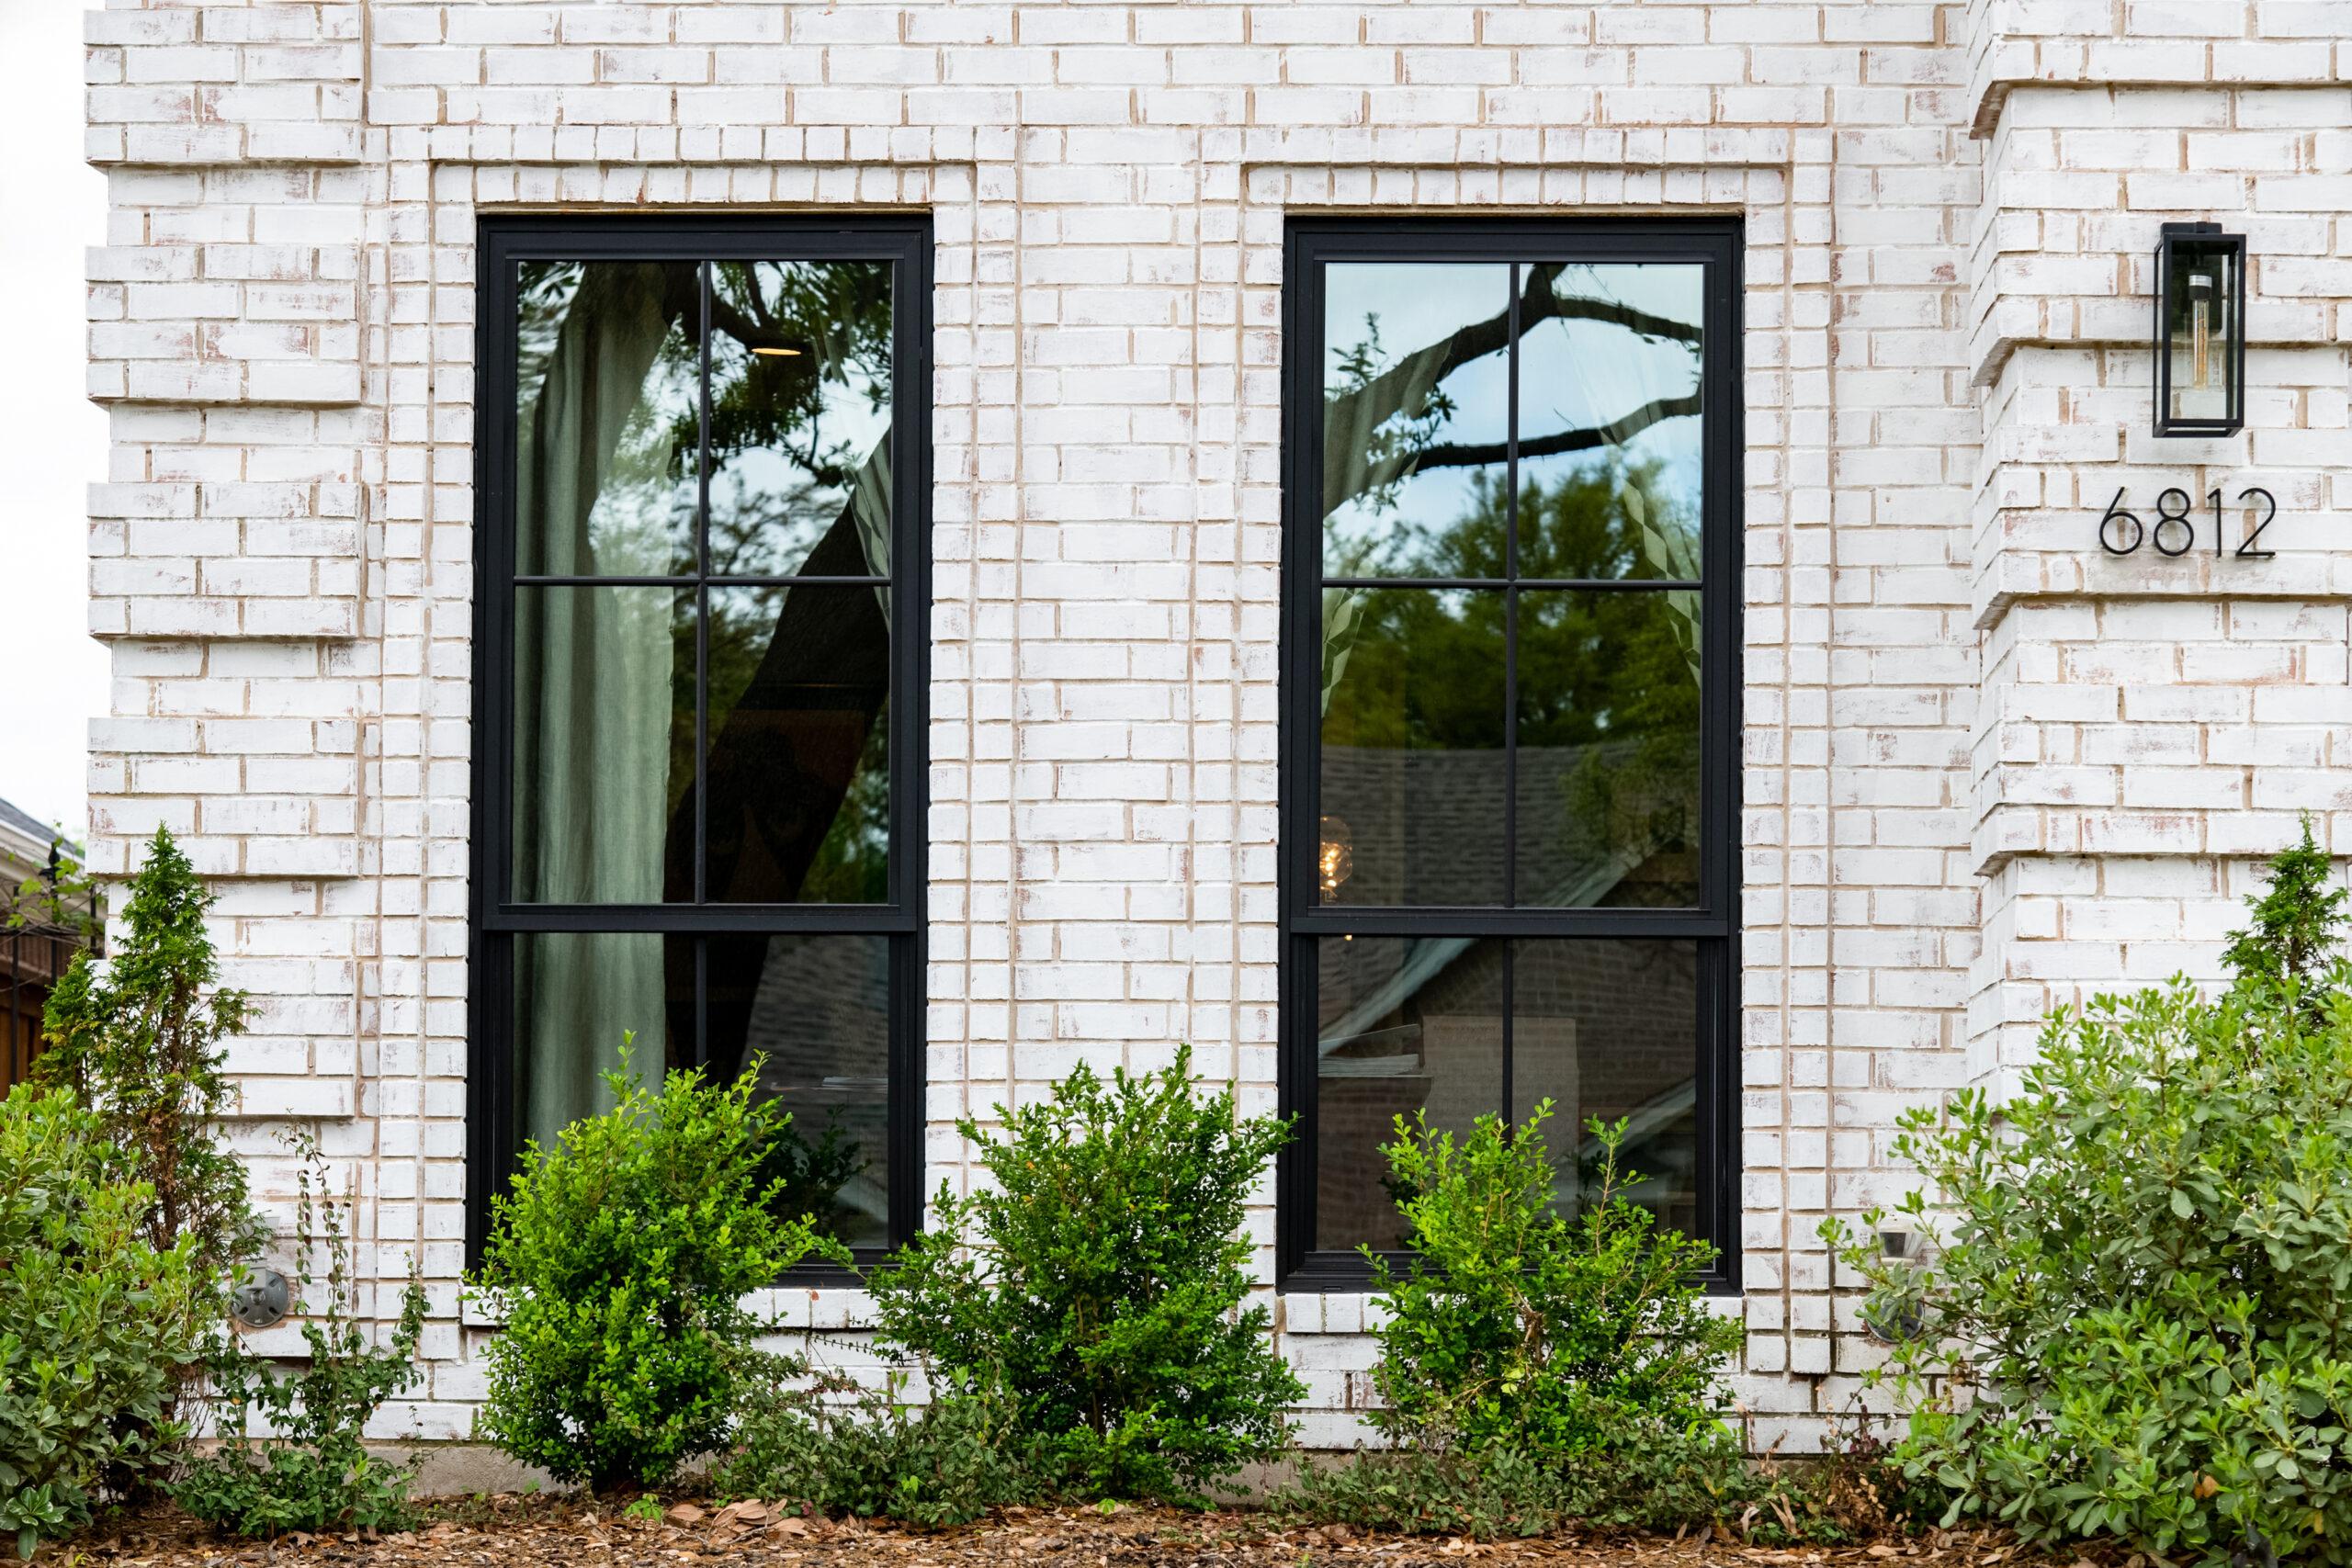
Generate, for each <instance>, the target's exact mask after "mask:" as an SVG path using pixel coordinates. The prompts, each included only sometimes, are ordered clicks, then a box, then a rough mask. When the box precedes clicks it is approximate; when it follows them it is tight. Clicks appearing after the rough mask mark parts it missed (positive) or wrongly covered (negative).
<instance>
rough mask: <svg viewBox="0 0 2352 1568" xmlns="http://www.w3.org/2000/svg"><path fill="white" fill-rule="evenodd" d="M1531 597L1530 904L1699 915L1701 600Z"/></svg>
mask: <svg viewBox="0 0 2352 1568" xmlns="http://www.w3.org/2000/svg"><path fill="white" fill-rule="evenodd" d="M1519 598H1520V609H1519V713H1518V731H1519V733H1518V745H1519V754H1518V764H1517V765H1518V772H1519V817H1518V821H1519V844H1518V851H1517V856H1518V865H1519V885H1518V897H1517V901H1518V902H1519V903H1521V904H1523V905H1546V906H1555V907H1569V908H1591V907H1596V906H1597V907H1604V908H1623V907H1632V906H1644V907H1669V908H1690V907H1692V906H1694V905H1695V904H1697V902H1698V898H1699V657H1700V642H1699V592H1698V591H1697V590H1696V589H1657V590H1654V591H1648V592H1642V591H1634V590H1601V591H1599V592H1576V591H1569V590H1535V589H1529V590H1524V591H1522V592H1521V594H1520V596H1519Z"/></svg>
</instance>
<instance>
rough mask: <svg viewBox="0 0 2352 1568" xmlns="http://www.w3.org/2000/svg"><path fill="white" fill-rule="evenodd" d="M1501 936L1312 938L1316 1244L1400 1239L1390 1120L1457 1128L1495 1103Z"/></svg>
mask: <svg viewBox="0 0 2352 1568" xmlns="http://www.w3.org/2000/svg"><path fill="white" fill-rule="evenodd" d="M1502 958H1503V943H1501V942H1482V941H1473V940H1471V939H1468V938H1464V937H1446V938H1436V937H1418V938H1410V939H1406V938H1392V937H1369V936H1359V937H1325V938H1322V939H1321V940H1319V941H1317V942H1316V944H1315V968H1316V986H1317V989H1316V1032H1315V1053H1316V1058H1317V1067H1316V1112H1315V1114H1316V1139H1315V1156H1316V1175H1315V1246H1316V1247H1317V1248H1318V1249H1322V1250H1330V1251H1343V1252H1344V1251H1353V1250H1354V1249H1355V1248H1356V1247H1359V1246H1370V1247H1382V1248H1385V1247H1397V1246H1400V1245H1401V1244H1402V1243H1403V1241H1404V1234H1403V1231H1402V1228H1401V1224H1400V1221H1399V1219H1398V1216H1397V1200H1396V1194H1395V1193H1394V1192H1393V1191H1392V1190H1390V1188H1389V1186H1388V1184H1387V1175H1388V1162H1387V1159H1386V1158H1385V1156H1383V1155H1382V1154H1381V1152H1380V1145H1383V1144H1385V1143H1390V1142H1393V1141H1394V1139H1395V1136H1396V1119H1397V1117H1398V1116H1403V1117H1404V1118H1406V1119H1407V1120H1408V1121H1410V1120H1411V1119H1412V1117H1413V1115H1414V1113H1415V1112H1416V1111H1419V1112H1422V1113H1424V1114H1425V1115H1426V1116H1427V1117H1428V1119H1429V1124H1430V1126H1431V1127H1433V1128H1441V1129H1443V1130H1445V1131H1448V1132H1452V1133H1453V1134H1457V1135H1458V1134H1463V1133H1466V1132H1468V1131H1469V1130H1470V1127H1471V1125H1472V1123H1474V1122H1476V1121H1477V1119H1478V1118H1479V1117H1480V1116H1482V1115H1484V1114H1487V1112H1490V1111H1498V1110H1500V1109H1501V1107H1502V1103H1503V964H1502Z"/></svg>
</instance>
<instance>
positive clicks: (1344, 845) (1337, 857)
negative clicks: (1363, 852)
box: [1315, 817, 1356, 904]
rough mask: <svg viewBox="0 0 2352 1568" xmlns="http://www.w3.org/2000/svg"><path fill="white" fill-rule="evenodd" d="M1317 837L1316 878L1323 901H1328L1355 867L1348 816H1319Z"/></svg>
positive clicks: (1354, 854) (1353, 846)
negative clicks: (1319, 828)
mask: <svg viewBox="0 0 2352 1568" xmlns="http://www.w3.org/2000/svg"><path fill="white" fill-rule="evenodd" d="M1318 837H1319V841H1318V842H1317V845H1316V847H1315V880H1316V882H1317V884H1318V885H1319V886H1321V888H1322V890H1323V902H1325V903H1326V904H1328V903H1329V902H1330V901H1331V897H1332V895H1333V894H1335V893H1337V892H1339V890H1340V884H1341V883H1343V882H1345V881H1347V879H1348V876H1349V874H1351V873H1352V872H1353V871H1354V870H1355V868H1356V852H1355V845H1354V840H1353V839H1352V837H1351V835H1350V834H1349V832H1348V823H1347V818H1343V817H1326V818H1323V819H1322V823H1321V831H1320V833H1319V835H1318Z"/></svg>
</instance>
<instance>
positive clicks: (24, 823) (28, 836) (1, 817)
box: [0, 799, 82, 865]
mask: <svg viewBox="0 0 2352 1568" xmlns="http://www.w3.org/2000/svg"><path fill="white" fill-rule="evenodd" d="M9 840H20V841H21V842H22V844H23V846H24V848H25V849H26V850H28V852H30V854H31V855H32V858H33V861H34V863H35V864H36V865H38V864H40V863H42V862H45V861H47V860H48V858H49V847H50V845H51V844H55V843H62V844H63V845H64V847H65V850H66V852H68V853H70V854H72V855H74V857H75V858H76V859H79V858H80V856H81V852H82V846H81V845H79V844H77V843H75V842H74V840H71V839H69V838H66V837H65V835H63V834H62V833H60V832H59V831H58V830H57V829H54V828H52V827H51V826H50V825H49V824H48V823H46V822H44V821H42V820H41V819H40V818H38V817H36V816H34V815H33V814H32V813H31V812H29V811H27V810H26V809H25V808H24V807H21V806H18V805H17V804H16V803H15V802H14V801H11V800H5V799H0V845H5V846H6V847H8V848H11V849H13V848H16V847H17V845H16V844H13V843H10V842H9Z"/></svg>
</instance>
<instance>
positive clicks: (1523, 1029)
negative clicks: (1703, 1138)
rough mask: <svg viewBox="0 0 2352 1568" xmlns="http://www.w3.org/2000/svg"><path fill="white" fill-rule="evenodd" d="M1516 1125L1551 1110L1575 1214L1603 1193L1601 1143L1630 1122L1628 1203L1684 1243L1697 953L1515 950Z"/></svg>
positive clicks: (1694, 1194) (1692, 1153)
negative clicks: (1598, 1133) (1600, 1132)
mask: <svg viewBox="0 0 2352 1568" xmlns="http://www.w3.org/2000/svg"><path fill="white" fill-rule="evenodd" d="M1510 1055H1511V1116H1512V1119H1513V1120H1514V1121H1518V1122H1525V1121H1526V1120H1527V1118H1528V1117H1529V1116H1530V1115H1532V1114H1533V1112H1534V1110H1535V1107H1536V1104H1537V1103H1538V1102H1539V1101H1541V1100H1551V1101H1552V1117H1551V1120H1550V1122H1547V1123H1546V1124H1545V1127H1544V1137H1545V1140H1546V1142H1547V1144H1548V1145H1549V1147H1550V1149H1551V1153H1552V1158H1553V1162H1554V1164H1555V1167H1556V1168H1558V1170H1559V1172H1560V1186H1561V1197H1562V1198H1563V1199H1565V1200H1567V1201H1568V1202H1569V1204H1570V1206H1571V1207H1573V1206H1574V1205H1575V1203H1576V1202H1577V1201H1579V1200H1580V1198H1581V1197H1582V1196H1589V1194H1590V1193H1591V1192H1592V1191H1593V1190H1595V1188H1594V1186H1593V1182H1592V1178H1593V1176H1594V1174H1595V1169H1596V1167H1597V1165H1598V1162H1599V1160H1600V1141H1599V1140H1598V1139H1597V1138H1595V1137H1593V1135H1592V1134H1591V1133H1590V1131H1589V1129H1588V1128H1587V1127H1586V1125H1585V1124H1586V1123H1587V1122H1589V1121H1590V1120H1591V1119H1592V1118H1594V1117H1596V1116H1598V1117H1600V1119H1601V1120H1602V1121H1604V1122H1612V1123H1613V1122H1618V1121H1621V1120H1622V1121H1623V1122H1626V1124H1627V1125H1626V1129H1625V1142H1624V1146H1623V1149H1622V1151H1621V1152H1620V1155H1619V1166H1620V1170H1621V1175H1622V1172H1623V1170H1627V1169H1630V1170H1634V1171H1637V1172H1639V1173H1640V1174H1642V1175H1643V1176H1645V1177H1646V1178H1647V1180H1645V1181H1644V1182H1642V1183H1641V1184H1640V1185H1638V1186H1636V1187H1634V1188H1633V1189H1632V1190H1630V1191H1629V1192H1628V1193H1627V1196H1629V1197H1631V1198H1632V1199H1633V1200H1634V1201H1635V1202H1637V1203H1640V1204H1642V1205H1643V1206H1644V1207H1645V1208H1647V1209H1650V1210H1652V1211H1654V1212H1655V1213H1657V1215H1658V1217H1659V1218H1660V1219H1662V1220H1664V1221H1665V1222H1666V1223H1667V1224H1669V1225H1672V1226H1673V1227H1675V1228H1676V1229H1677V1230H1679V1231H1682V1232H1684V1233H1686V1234H1688V1233H1691V1232H1692V1231H1695V1230H1696V1229H1697V1227H1698V1224H1699V1209H1698V1203H1699V1173H1698V1159H1699V1119H1698V1063H1699V949H1698V944H1697V943H1696V942H1674V941H1651V942H1541V941H1529V942H1514V943H1513V944H1512V945H1511V1021H1510Z"/></svg>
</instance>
